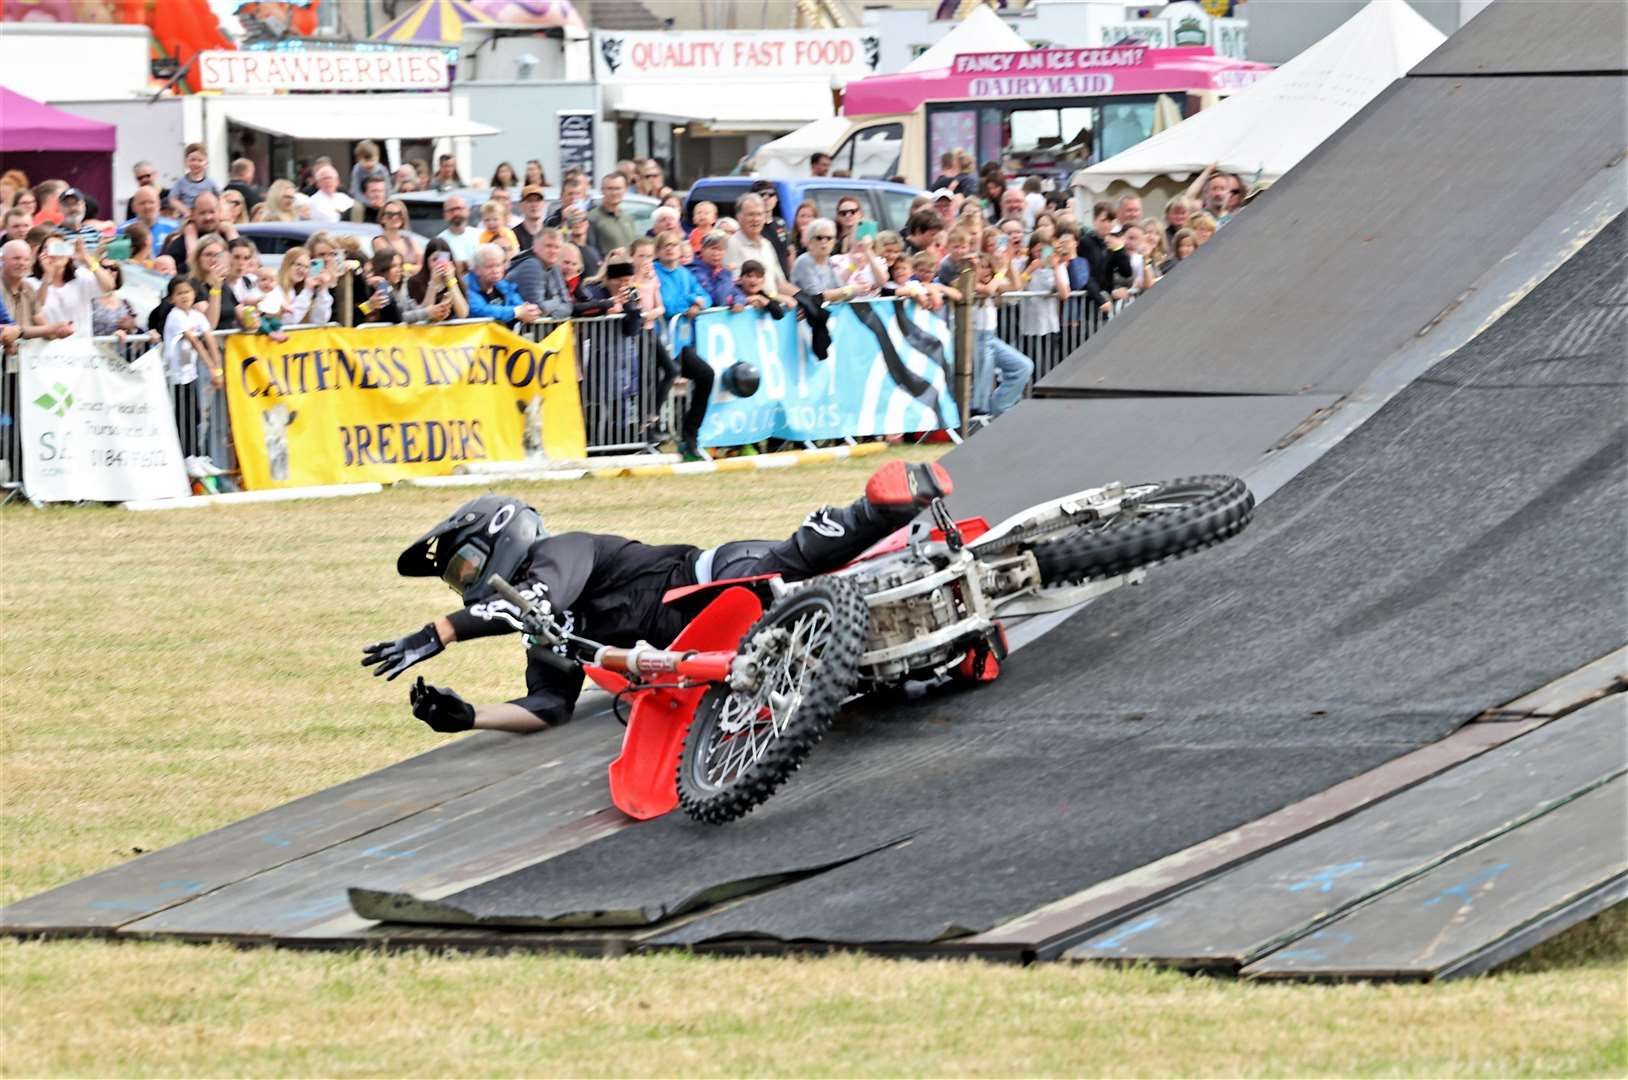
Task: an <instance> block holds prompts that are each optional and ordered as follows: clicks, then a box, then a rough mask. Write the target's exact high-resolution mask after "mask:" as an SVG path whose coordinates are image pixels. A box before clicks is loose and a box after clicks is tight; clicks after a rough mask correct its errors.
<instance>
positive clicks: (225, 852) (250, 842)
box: [0, 718, 621, 933]
mask: <svg viewBox="0 0 1628 1080" xmlns="http://www.w3.org/2000/svg"><path fill="white" fill-rule="evenodd" d="M620 730H621V729H620V727H618V726H617V725H616V724H615V722H614V721H611V720H609V719H608V718H599V719H593V720H589V719H588V718H584V720H582V721H579V722H578V723H574V724H570V725H567V726H565V727H562V728H559V729H556V730H552V731H548V732H544V733H543V734H541V735H539V736H516V735H508V734H503V733H500V732H479V733H476V734H474V735H469V736H465V737H463V738H459V739H456V740H454V741H452V742H449V743H447V744H446V745H444V746H439V747H437V748H435V749H434V750H430V751H428V752H427V753H423V754H420V755H418V756H417V757H413V758H409V759H407V760H406V761H402V762H398V763H397V764H395V765H391V766H389V767H387V768H384V769H380V770H379V771H377V772H373V773H369V774H367V775H366V776H360V777H357V778H356V779H354V780H349V781H346V782H345V783H343V784H339V785H337V786H335V787H331V788H328V789H326V790H323V791H318V792H315V793H313V794H311V795H307V796H305V797H304V798H301V799H296V800H294V801H293V802H290V803H285V804H284V805H282V806H278V807H275V808H273V809H271V810H267V811H265V812H264V813H261V814H256V815H255V816H253V817H250V818H245V819H244V820H242V821H239V822H234V823H233V824H231V825H227V826H225V827H224V828H220V829H216V830H215V831H213V832H210V833H206V834H204V835H203V836H199V837H195V838H193V839H191V840H187V841H184V842H182V843H180V844H176V845H175V846H173V847H169V848H165V849H164V850H162V851H155V852H153V853H152V854H150V855H143V856H142V857H141V858H139V859H133V860H131V861H130V862H127V863H124V864H122V865H119V866H115V867H110V868H109V869H107V870H103V871H101V872H99V873H96V874H92V875H90V876H89V877H86V878H81V879H79V880H78V881H73V882H69V883H68V884H66V885H61V886H59V887H57V888H55V889H51V890H49V891H47V892H43V893H40V894H38V895H35V896H31V897H28V898H26V899H24V900H20V901H18V902H17V903H15V904H11V905H9V906H8V907H5V908H3V909H0V932H4V933H28V932H30V931H45V930H50V931H53V932H58V933H61V932H69V933H84V932H98V931H100V932H108V931H112V930H114V929H116V928H118V927H120V926H123V925H125V924H127V923H131V922H135V921H136V920H138V919H141V918H144V917H146V916H149V915H152V914H153V913H155V912H159V911H163V910H165V909H167V908H171V907H174V906H175V905H177V904H181V903H184V902H186V901H188V900H190V899H192V898H195V897H198V896H201V895H203V894H205V893H208V892H211V891H213V890H215V889H219V888H221V887H223V886H226V885H230V884H231V883H232V882H235V881H241V880H243V879H245V878H248V877H251V876H253V875H255V874H259V873H262V872H264V871H266V870H269V869H271V868H273V867H277V866H281V865H283V864H285V863H289V862H293V861H296V860H299V859H302V858H304V857H306V856H308V855H310V854H311V853H313V852H317V851H321V850H323V849H324V848H328V847H331V846H333V845H334V844H338V843H343V842H344V841H347V840H350V839H353V838H355V837H359V836H362V835H364V834H367V833H370V832H372V831H373V830H375V829H379V828H381V827H383V826H386V825H389V824H390V823H392V822H395V821H400V820H401V819H403V818H406V817H410V816H412V815H414V814H417V813H420V812H421V811H424V810H426V809H429V808H430V807H433V806H437V805H439V804H441V803H444V802H446V801H448V800H450V799H456V798H458V797H460V796H462V795H467V794H469V793H470V792H474V791H478V790H480V789H482V788H485V787H487V786H489V785H491V784H494V783H497V782H500V781H502V780H504V779H507V778H508V777H511V776H514V775H516V774H517V773H522V772H525V771H526V770H528V769H532V768H537V767H545V768H546V767H548V766H549V764H550V763H551V762H558V761H560V760H562V758H563V757H565V756H567V755H569V754H571V753H572V751H573V750H575V749H577V748H578V747H580V746H582V745H598V746H602V747H613V746H614V744H615V742H616V737H617V736H616V733H617V732H619V731H620ZM598 779H599V782H600V783H601V784H603V783H604V772H603V770H602V769H601V770H600V771H599V774H598Z"/></svg>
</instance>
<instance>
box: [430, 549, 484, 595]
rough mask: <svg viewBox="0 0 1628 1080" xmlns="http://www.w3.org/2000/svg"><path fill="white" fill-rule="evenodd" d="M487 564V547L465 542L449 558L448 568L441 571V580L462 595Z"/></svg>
mask: <svg viewBox="0 0 1628 1080" xmlns="http://www.w3.org/2000/svg"><path fill="white" fill-rule="evenodd" d="M485 565H486V551H485V549H483V548H482V547H481V546H480V545H479V544H475V543H465V544H463V545H461V546H460V547H459V548H458V550H457V551H456V552H454V553H453V556H452V558H450V559H448V560H447V565H446V569H444V570H442V571H441V580H442V581H444V582H446V583H447V587H448V588H450V589H451V590H452V591H453V592H455V593H457V594H458V595H460V596H462V595H463V592H464V590H465V589H467V588H469V586H471V585H473V584H474V583H475V582H476V581H477V580H478V579H479V578H480V572H481V567H483V566H485Z"/></svg>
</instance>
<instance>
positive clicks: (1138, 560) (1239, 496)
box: [1030, 476, 1255, 585]
mask: <svg viewBox="0 0 1628 1080" xmlns="http://www.w3.org/2000/svg"><path fill="white" fill-rule="evenodd" d="M1126 492H1127V494H1126V498H1125V501H1124V503H1123V504H1122V507H1121V510H1120V512H1119V513H1118V514H1115V515H1114V516H1113V517H1111V518H1108V519H1106V520H1102V521H1096V522H1090V523H1085V524H1081V525H1079V526H1076V527H1075V528H1074V529H1073V530H1071V531H1069V532H1064V533H1061V534H1059V535H1055V536H1053V537H1051V538H1048V539H1046V540H1043V541H1039V542H1037V543H1035V544H1033V545H1031V547H1030V550H1031V551H1033V552H1034V556H1035V561H1036V562H1037V563H1038V564H1039V566H1040V580H1041V583H1042V584H1045V585H1071V584H1074V583H1076V582H1081V581H1089V580H1091V579H1093V578H1103V577H1113V576H1114V575H1116V574H1123V573H1127V572H1129V571H1131V570H1135V569H1137V568H1138V567H1142V566H1150V565H1152V564H1153V563H1157V562H1164V561H1165V560H1167V559H1175V558H1179V557H1181V556H1183V555H1191V554H1193V553H1194V552H1197V551H1203V550H1204V549H1205V548H1207V547H1212V546H1214V545H1216V544H1219V543H1221V542H1222V541H1223V540H1230V539H1231V538H1232V537H1234V536H1236V535H1238V534H1239V533H1240V532H1242V531H1243V529H1244V526H1246V525H1248V524H1249V519H1250V517H1251V516H1252V515H1253V514H1254V510H1255V496H1254V495H1252V494H1251V493H1250V491H1249V488H1248V487H1247V486H1245V484H1244V482H1243V481H1242V480H1239V479H1238V478H1237V477H1235V476H1188V477H1183V478H1182V479H1180V480H1161V481H1157V482H1154V483H1147V484H1131V485H1127V486H1126Z"/></svg>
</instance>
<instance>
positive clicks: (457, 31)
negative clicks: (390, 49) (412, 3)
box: [373, 0, 493, 45]
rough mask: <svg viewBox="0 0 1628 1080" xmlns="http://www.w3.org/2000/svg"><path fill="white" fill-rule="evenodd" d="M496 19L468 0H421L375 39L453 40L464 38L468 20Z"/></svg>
mask: <svg viewBox="0 0 1628 1080" xmlns="http://www.w3.org/2000/svg"><path fill="white" fill-rule="evenodd" d="M492 21H493V20H492V19H490V18H488V17H487V16H486V15H484V14H482V13H481V12H480V11H478V10H476V8H475V7H474V5H472V4H470V3H468V2H467V0H421V2H420V3H419V4H418V6H417V7H414V8H413V9H412V10H411V11H409V12H407V13H406V14H405V15H402V16H401V17H400V18H398V19H396V21H394V22H392V23H390V24H389V25H387V26H386V27H385V28H384V29H382V30H380V31H379V32H378V33H376V34H374V35H373V40H374V41H392V42H395V43H397V44H401V45H406V44H414V45H435V44H450V43H455V42H457V41H459V40H461V39H462V38H463V36H464V24H465V23H490V22H492Z"/></svg>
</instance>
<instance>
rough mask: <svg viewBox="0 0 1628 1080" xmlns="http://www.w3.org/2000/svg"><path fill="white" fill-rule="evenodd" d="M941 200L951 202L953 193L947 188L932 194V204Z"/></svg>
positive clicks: (953, 197)
mask: <svg viewBox="0 0 1628 1080" xmlns="http://www.w3.org/2000/svg"><path fill="white" fill-rule="evenodd" d="M943 199H950V200H952V201H953V200H954V199H955V192H953V191H951V190H950V189H949V188H947V187H941V188H939V189H938V190H937V191H935V192H933V201H934V202H939V201H941V200H943Z"/></svg>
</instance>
